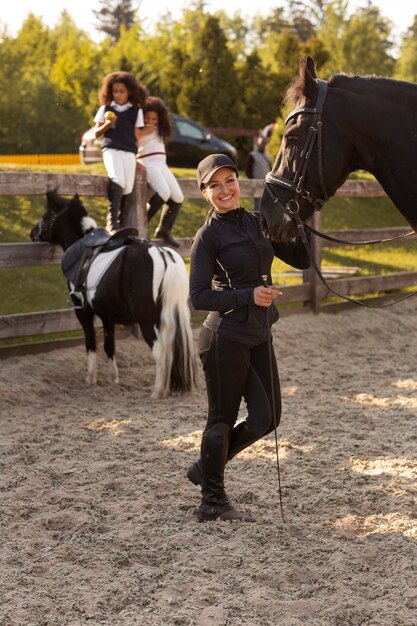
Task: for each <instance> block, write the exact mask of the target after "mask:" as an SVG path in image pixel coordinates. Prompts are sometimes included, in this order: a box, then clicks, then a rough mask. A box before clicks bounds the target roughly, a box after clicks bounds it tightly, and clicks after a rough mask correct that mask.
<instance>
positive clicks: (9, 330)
mask: <svg viewBox="0 0 417 626" xmlns="http://www.w3.org/2000/svg"><path fill="white" fill-rule="evenodd" d="M179 182H180V185H181V188H182V191H183V193H184V196H185V197H186V198H201V194H200V191H199V189H198V187H197V184H196V182H195V181H194V180H192V179H180V180H179ZM55 187H59V192H60V193H61V194H63V195H73V194H74V193H78V194H79V195H80V196H99V197H100V196H106V193H107V177H105V176H92V175H87V174H48V173H33V172H0V195H3V196H15V195H19V196H20V195H44V194H45V193H46V191H47V190H49V189H53V188H55ZM240 187H241V195H242V197H246V198H253V197H260V196H261V195H262V193H263V181H261V180H241V181H240ZM135 188H136V196H137V206H136V212H135V213H134V214H133V215H132V216H131V225H134V226H136V227H137V228H138V230H139V234H140V236H141V237H144V238H146V237H147V235H148V233H147V222H146V198H147V196H148V186H147V182H146V179H145V178H144V177H143V175H141V174H138V176H137V180H136V186H135ZM337 195H338V196H341V197H384V196H385V193H384V191H383V189H382V188H381V187H380V185H379V184H378V183H377V182H375V181H357V180H349V181H347V182H346V183H345V184H344V185H343V186H342V187H341V188H340V189H339V190H338V192H337ZM314 219H315V222H314V223H313V227H314V228H316V229H319V228H320V224H319V220H320V214H315V218H314ZM409 230H410V229H409V228H391V229H387V228H375V229H370V230H352V231H335V232H332V233H329V234H331V235H333V236H336V237H342V238H343V239H345V240H346V241H361V240H369V239H385V238H389V237H393V236H398V235H402V234H404V233H405V232H408V231H409ZM415 238H416V236H413V239H415ZM190 245H191V238H184V239H182V240H180V248H179V251H180V253H181V254H182V255H183V256H188V254H189V250H190ZM332 245H336V244H333V243H331V242H328V241H326V242H325V243H322V242H321V241H319V240H317V239H316V238H313V249H314V255H315V258H316V259H317V261H318V262H319V264H320V262H321V249H322V247H328V246H332ZM61 259H62V250H61V249H60V248H59V247H58V246H53V245H51V244H47V243H12V244H0V269H2V268H10V267H22V266H37V265H57V264H59V263H60V262H61ZM303 278H304V282H303V283H302V284H298V285H291V286H284V287H282V288H281V291H282V292H283V295H282V296H280V304H290V303H303V304H304V305H305V306H306V307H308V308H309V310H313V311H314V312H315V313H318V312H320V311H322V310H325V308H326V307H325V306H324V305H323V300H324V299H325V298H326V297H327V296H328V295H329V291H328V289H327V288H326V287H325V286H324V285H323V284H322V283H321V282H320V281H319V279H318V277H317V275H316V274H315V272H314V271H313V270H312V269H310V270H308V271H307V272H304V277H303ZM328 283H329V286H330V287H331V288H332V289H335V290H337V291H338V292H339V293H341V294H344V295H347V296H354V295H359V294H361V295H362V296H364V294H365V296H366V295H369V294H375V293H381V292H387V291H391V290H392V291H398V290H400V289H403V288H407V287H410V286H412V285H416V284H417V272H402V273H396V274H388V275H384V276H366V277H348V278H337V279H331V280H330V279H329V280H328ZM98 325H99V323H98ZM76 329H79V325H78V322H77V320H76V317H75V315H74V312H73V311H72V310H71V309H64V310H59V311H44V312H37V313H17V314H13V315H3V316H0V339H15V338H16V339H17V338H19V337H27V336H32V335H45V334H51V333H62V332H66V331H71V330H76Z"/></svg>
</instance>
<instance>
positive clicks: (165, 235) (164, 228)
mask: <svg viewBox="0 0 417 626" xmlns="http://www.w3.org/2000/svg"><path fill="white" fill-rule="evenodd" d="M167 205H168V206H165V207H164V208H163V209H162V213H161V219H160V221H159V224H158V226H157V229H156V230H155V233H154V237H156V238H157V239H163V241H164V243H166V244H168V245H169V246H172V247H173V248H179V247H180V244H179V243H178V241H175V239H174V238H173V236H172V235H171V229H172V227H173V226H174V222H175V220H176V219H177V215H178V213H179V212H180V208H181V204H180V203H179V202H173V201H172V200H168V202H167Z"/></svg>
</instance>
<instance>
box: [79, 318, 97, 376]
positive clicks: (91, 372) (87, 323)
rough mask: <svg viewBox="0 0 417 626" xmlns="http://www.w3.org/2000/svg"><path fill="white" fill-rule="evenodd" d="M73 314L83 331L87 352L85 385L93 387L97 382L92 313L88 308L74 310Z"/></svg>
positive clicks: (94, 332) (95, 346)
mask: <svg viewBox="0 0 417 626" xmlns="http://www.w3.org/2000/svg"><path fill="white" fill-rule="evenodd" d="M75 314H76V316H77V318H78V321H79V322H80V324H81V326H82V329H83V331H84V343H85V349H86V352H87V376H86V379H85V382H86V383H87V385H95V384H96V382H97V345H96V331H95V329H94V313H93V311H92V309H91V308H90V307H87V308H86V309H76V310H75Z"/></svg>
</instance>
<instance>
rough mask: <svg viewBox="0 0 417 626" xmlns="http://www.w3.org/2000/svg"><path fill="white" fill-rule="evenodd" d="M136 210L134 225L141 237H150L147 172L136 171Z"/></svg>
mask: <svg viewBox="0 0 417 626" xmlns="http://www.w3.org/2000/svg"><path fill="white" fill-rule="evenodd" d="M135 190H136V211H135V214H134V221H135V224H134V226H135V227H136V228H137V229H138V231H139V237H141V239H148V219H147V217H146V200H147V195H148V181H147V179H146V172H144V171H142V172H141V171H139V170H137V171H136V181H135Z"/></svg>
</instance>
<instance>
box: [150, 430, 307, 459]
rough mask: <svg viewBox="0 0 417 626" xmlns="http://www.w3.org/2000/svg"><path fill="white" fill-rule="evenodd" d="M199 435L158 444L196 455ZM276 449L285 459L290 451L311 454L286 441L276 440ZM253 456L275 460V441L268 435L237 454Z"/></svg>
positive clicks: (300, 446)
mask: <svg viewBox="0 0 417 626" xmlns="http://www.w3.org/2000/svg"><path fill="white" fill-rule="evenodd" d="M201 435H202V431H201V430H195V431H194V432H191V433H186V434H185V435H177V436H176V437H172V439H164V440H163V441H161V442H160V444H161V445H162V446H164V447H167V448H177V449H179V450H194V451H196V452H197V453H198V452H199V450H200V443H201ZM278 449H279V454H280V456H281V457H282V458H285V457H286V456H287V455H288V454H290V452H292V451H296V452H298V453H303V454H308V453H310V452H312V450H313V447H312V446H302V445H299V444H296V443H294V442H293V441H289V440H287V439H278ZM253 456H256V457H258V458H264V459H271V458H272V459H274V458H275V439H274V437H273V435H269V436H268V438H266V439H261V440H260V441H257V442H256V443H254V444H252V445H251V446H249V448H248V449H247V450H242V452H240V453H239V459H243V458H245V457H253Z"/></svg>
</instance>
